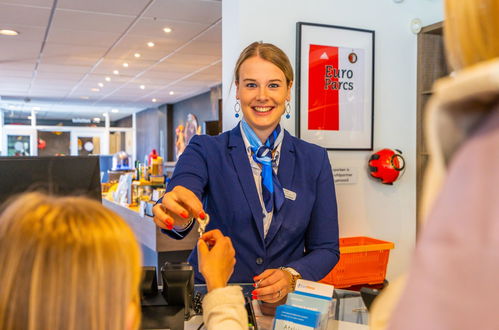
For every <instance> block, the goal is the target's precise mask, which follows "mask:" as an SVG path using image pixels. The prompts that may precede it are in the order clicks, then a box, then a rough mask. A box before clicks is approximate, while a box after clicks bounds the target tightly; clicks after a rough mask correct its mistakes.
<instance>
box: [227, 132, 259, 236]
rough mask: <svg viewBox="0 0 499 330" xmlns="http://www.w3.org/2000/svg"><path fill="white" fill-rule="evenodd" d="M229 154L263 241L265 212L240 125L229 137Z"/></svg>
mask: <svg viewBox="0 0 499 330" xmlns="http://www.w3.org/2000/svg"><path fill="white" fill-rule="evenodd" d="M228 147H229V153H230V156H231V158H232V162H233V164H234V168H235V170H236V172H237V176H238V177H239V183H240V184H241V187H242V189H243V192H244V196H245V197H246V200H247V201H248V204H249V206H250V208H251V213H252V214H253V220H254V221H255V224H256V226H257V228H258V232H259V233H260V238H261V239H262V240H263V211H262V206H261V204H260V198H259V197H258V192H257V190H256V186H255V180H254V178H253V172H252V170H251V166H250V163H249V160H248V154H247V152H246V149H245V147H244V141H243V137H242V135H241V128H240V124H238V125H237V126H236V127H235V128H233V129H232V131H231V132H230V135H229V144H228Z"/></svg>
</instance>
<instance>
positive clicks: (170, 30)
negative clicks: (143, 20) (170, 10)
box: [163, 27, 173, 33]
mask: <svg viewBox="0 0 499 330" xmlns="http://www.w3.org/2000/svg"><path fill="white" fill-rule="evenodd" d="M163 31H165V33H170V32H172V31H173V30H172V28H171V27H165V28H164V29H163Z"/></svg>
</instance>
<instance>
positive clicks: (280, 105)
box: [154, 42, 339, 302]
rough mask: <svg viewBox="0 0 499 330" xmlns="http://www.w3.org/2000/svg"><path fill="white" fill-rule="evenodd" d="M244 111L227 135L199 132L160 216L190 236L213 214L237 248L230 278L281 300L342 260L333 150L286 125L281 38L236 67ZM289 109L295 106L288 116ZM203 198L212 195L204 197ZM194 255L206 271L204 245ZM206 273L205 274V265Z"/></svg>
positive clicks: (166, 225)
mask: <svg viewBox="0 0 499 330" xmlns="http://www.w3.org/2000/svg"><path fill="white" fill-rule="evenodd" d="M235 83H236V88H237V89H236V96H237V103H236V106H235V111H236V117H238V116H239V111H240V110H242V114H243V119H242V120H241V122H240V123H239V124H238V125H237V126H236V127H235V128H234V129H232V130H231V131H228V132H225V133H223V134H221V135H219V136H215V137H213V136H206V135H198V136H194V137H193V138H192V139H191V141H190V143H189V145H188V147H187V148H186V150H185V151H184V153H183V154H182V156H181V157H180V159H179V160H178V162H177V165H176V167H175V171H174V173H173V176H172V180H171V181H170V183H169V184H168V188H167V193H166V194H165V196H164V197H163V199H162V201H161V202H160V203H158V204H157V205H156V206H155V207H154V214H155V217H154V221H155V222H156V224H157V225H158V226H159V227H161V228H163V229H164V231H165V233H167V234H168V235H169V236H171V237H173V238H177V239H182V238H183V237H184V236H185V235H187V234H188V233H189V231H190V230H191V229H192V227H193V220H192V217H194V218H197V217H200V218H204V217H205V212H206V213H208V214H209V216H210V223H209V224H208V227H207V228H206V229H207V230H211V229H220V230H221V231H222V233H223V234H224V235H226V236H229V237H230V238H231V240H232V243H233V245H234V248H235V250H236V260H237V263H236V265H235V268H234V273H233V275H232V277H231V279H230V282H238V283H243V282H252V281H254V282H255V286H256V287H257V289H256V290H255V291H253V298H255V299H261V300H263V301H266V302H277V301H279V300H281V299H283V298H284V297H285V295H286V294H287V293H288V292H291V291H293V290H294V284H295V281H296V279H297V278H301V277H303V278H304V279H308V280H313V281H317V280H320V279H321V278H322V277H324V276H325V275H326V274H327V273H328V272H329V271H330V270H331V269H332V268H333V267H334V265H335V264H336V263H337V262H338V259H339V249H338V216H337V206H336V197H335V189H334V181H333V175H332V170H331V165H330V163H329V159H328V155H327V151H326V150H325V149H323V148H321V147H319V146H316V145H313V144H310V143H307V142H305V141H302V140H300V139H297V138H295V137H293V136H291V135H290V134H289V133H288V132H287V131H285V130H282V129H281V127H280V125H279V122H280V119H281V116H282V115H283V114H284V113H285V112H289V100H290V96H291V86H292V83H293V70H292V67H291V64H290V63H289V59H288V57H287V56H286V55H285V54H284V53H283V52H282V50H280V49H279V48H277V47H276V46H274V45H272V44H265V43H261V42H260V43H258V42H255V43H252V44H251V45H249V46H248V47H247V48H246V49H245V50H243V52H242V53H241V55H240V57H239V60H238V62H237V64H236V68H235ZM286 117H289V113H287V114H286ZM201 201H202V202H201ZM189 262H190V263H191V264H192V265H194V267H195V268H196V269H197V251H196V249H194V250H193V252H192V253H191V256H190V257H189ZM196 281H197V282H202V281H203V279H202V276H201V275H200V274H199V273H198V272H197V271H196Z"/></svg>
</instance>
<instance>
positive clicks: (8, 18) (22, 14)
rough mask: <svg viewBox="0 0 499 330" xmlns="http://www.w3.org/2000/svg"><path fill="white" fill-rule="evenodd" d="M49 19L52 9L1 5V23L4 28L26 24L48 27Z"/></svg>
mask: <svg viewBox="0 0 499 330" xmlns="http://www.w3.org/2000/svg"><path fill="white" fill-rule="evenodd" d="M49 17H50V8H38V7H26V6H18V5H11V4H4V3H0V22H1V24H2V26H8V25H9V24H20V23H24V24H29V25H30V26H38V27H46V25H47V23H48V20H49Z"/></svg>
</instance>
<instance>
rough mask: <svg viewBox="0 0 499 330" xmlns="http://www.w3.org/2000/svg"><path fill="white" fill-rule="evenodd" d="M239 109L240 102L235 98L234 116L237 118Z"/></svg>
mask: <svg viewBox="0 0 499 330" xmlns="http://www.w3.org/2000/svg"><path fill="white" fill-rule="evenodd" d="M239 111H241V104H240V103H239V100H236V104H234V112H235V113H236V114H235V116H236V118H239Z"/></svg>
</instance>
